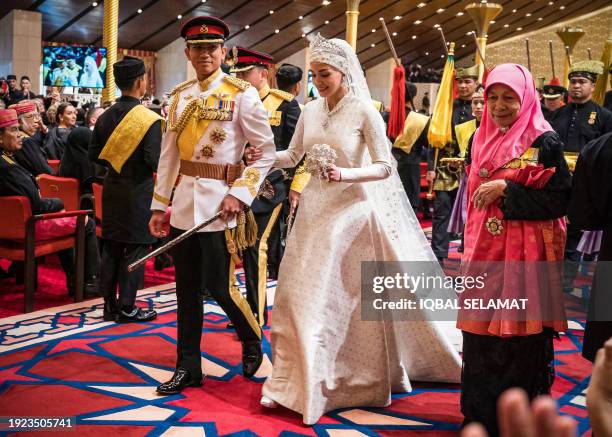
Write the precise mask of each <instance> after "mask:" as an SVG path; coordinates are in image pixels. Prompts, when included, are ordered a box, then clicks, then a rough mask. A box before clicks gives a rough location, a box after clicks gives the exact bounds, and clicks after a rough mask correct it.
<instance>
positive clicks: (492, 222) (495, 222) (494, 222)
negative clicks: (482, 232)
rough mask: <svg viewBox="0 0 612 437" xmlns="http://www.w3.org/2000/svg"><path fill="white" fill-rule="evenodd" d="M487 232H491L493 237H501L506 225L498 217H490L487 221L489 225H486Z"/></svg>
mask: <svg viewBox="0 0 612 437" xmlns="http://www.w3.org/2000/svg"><path fill="white" fill-rule="evenodd" d="M485 227H486V228H487V231H489V232H490V233H491V234H492V235H499V234H501V233H502V231H503V230H504V225H503V224H502V221H501V220H500V219H498V218H497V217H489V218H488V219H487V223H486V224H485Z"/></svg>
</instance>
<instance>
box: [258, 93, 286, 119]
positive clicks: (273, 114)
mask: <svg viewBox="0 0 612 437" xmlns="http://www.w3.org/2000/svg"><path fill="white" fill-rule="evenodd" d="M284 101H285V99H282V98H281V97H279V96H277V95H276V94H274V93H272V92H271V91H270V94H268V96H267V97H266V98H265V100H264V101H263V105H264V108H266V111H267V112H268V121H269V122H270V126H280V124H281V119H282V116H283V113H282V112H280V111H279V110H278V108H279V106H280V105H281V104H282V103H283V102H284Z"/></svg>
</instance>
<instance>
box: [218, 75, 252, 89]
mask: <svg viewBox="0 0 612 437" xmlns="http://www.w3.org/2000/svg"><path fill="white" fill-rule="evenodd" d="M223 80H224V81H226V82H229V83H231V84H232V85H234V86H235V87H236V88H238V89H239V90H240V91H244V90H246V89H247V88H248V87H250V86H251V84H250V83H248V82H247V81H246V80H242V79H238V78H237V77H236V76H231V75H229V74H226V75H225V76H223Z"/></svg>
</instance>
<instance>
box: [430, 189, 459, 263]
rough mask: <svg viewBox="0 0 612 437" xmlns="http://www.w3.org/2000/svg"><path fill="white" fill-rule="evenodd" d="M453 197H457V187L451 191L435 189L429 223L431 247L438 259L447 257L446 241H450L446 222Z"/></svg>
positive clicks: (448, 219)
mask: <svg viewBox="0 0 612 437" xmlns="http://www.w3.org/2000/svg"><path fill="white" fill-rule="evenodd" d="M455 197H457V189H455V190H452V191H436V197H435V199H434V211H433V219H432V223H431V249H432V250H433V253H434V255H436V257H438V258H439V259H441V258H448V243H449V241H450V236H449V233H448V224H449V222H450V218H451V213H452V211H453V204H454V203H455Z"/></svg>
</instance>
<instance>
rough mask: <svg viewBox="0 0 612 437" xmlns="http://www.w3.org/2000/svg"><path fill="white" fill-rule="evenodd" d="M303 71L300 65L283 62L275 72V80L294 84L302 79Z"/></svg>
mask: <svg viewBox="0 0 612 437" xmlns="http://www.w3.org/2000/svg"><path fill="white" fill-rule="evenodd" d="M303 74H304V73H303V71H302V69H301V68H300V67H298V66H296V65H291V64H283V65H281V66H280V68H279V69H278V71H277V72H276V81H277V82H278V81H279V80H280V81H282V82H286V83H291V84H296V83H298V82H300V81H301V80H302V75H303Z"/></svg>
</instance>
